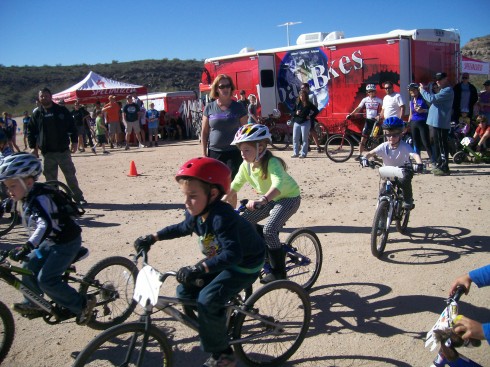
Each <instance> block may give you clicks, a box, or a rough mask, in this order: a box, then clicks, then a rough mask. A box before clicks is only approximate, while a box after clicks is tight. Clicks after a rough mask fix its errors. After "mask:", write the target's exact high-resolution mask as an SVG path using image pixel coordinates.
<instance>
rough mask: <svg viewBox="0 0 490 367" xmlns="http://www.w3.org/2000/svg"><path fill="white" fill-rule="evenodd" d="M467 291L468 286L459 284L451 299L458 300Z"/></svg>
mask: <svg viewBox="0 0 490 367" xmlns="http://www.w3.org/2000/svg"><path fill="white" fill-rule="evenodd" d="M465 293H466V287H465V286H462V285H459V286H458V288H456V292H454V295H453V296H452V297H451V299H452V300H454V301H456V302H458V301H459V299H460V298H461V296H462V295H463V294H465Z"/></svg>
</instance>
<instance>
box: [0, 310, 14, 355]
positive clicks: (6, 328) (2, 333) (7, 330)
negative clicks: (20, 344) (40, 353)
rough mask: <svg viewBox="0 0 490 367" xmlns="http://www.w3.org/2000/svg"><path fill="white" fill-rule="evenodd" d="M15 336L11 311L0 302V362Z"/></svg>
mask: <svg viewBox="0 0 490 367" xmlns="http://www.w3.org/2000/svg"><path fill="white" fill-rule="evenodd" d="M14 336H15V323H14V317H13V316H12V312H10V310H9V308H8V307H7V306H6V305H5V304H4V303H3V302H0V364H1V363H2V362H3V360H4V359H5V357H6V356H7V354H8V352H9V350H10V347H11V346H12V343H13V342H14Z"/></svg>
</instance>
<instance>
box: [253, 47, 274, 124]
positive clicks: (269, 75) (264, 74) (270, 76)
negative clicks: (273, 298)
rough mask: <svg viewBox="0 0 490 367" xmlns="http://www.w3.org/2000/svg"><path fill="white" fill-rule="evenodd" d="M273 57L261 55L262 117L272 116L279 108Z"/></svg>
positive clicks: (260, 89)
mask: <svg viewBox="0 0 490 367" xmlns="http://www.w3.org/2000/svg"><path fill="white" fill-rule="evenodd" d="M274 70H275V66H274V56H273V55H259V85H258V86H257V91H258V93H259V101H260V106H261V115H262V117H267V116H269V115H270V114H272V110H273V109H274V108H276V107H277V97H276V77H275V72H274Z"/></svg>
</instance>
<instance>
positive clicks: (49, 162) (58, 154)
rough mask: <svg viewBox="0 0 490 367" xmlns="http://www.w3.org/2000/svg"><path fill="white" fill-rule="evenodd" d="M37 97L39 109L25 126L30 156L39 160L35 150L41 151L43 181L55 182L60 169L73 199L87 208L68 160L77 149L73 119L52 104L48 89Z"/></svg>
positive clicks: (64, 109)
mask: <svg viewBox="0 0 490 367" xmlns="http://www.w3.org/2000/svg"><path fill="white" fill-rule="evenodd" d="M38 96H39V102H40V107H39V108H37V109H36V110H35V111H34V112H33V114H32V118H31V121H30V122H29V124H28V126H27V140H28V142H29V148H31V153H32V154H34V155H35V156H36V157H38V156H39V152H38V149H40V150H41V154H42V155H43V174H44V177H45V178H46V181H51V180H57V179H58V167H59V168H60V169H61V171H62V172H63V174H64V175H65V179H66V183H67V185H68V187H69V188H70V189H71V191H73V194H74V198H75V200H77V201H78V202H80V204H82V205H86V204H87V202H86V201H85V199H84V197H83V192H82V190H80V187H79V186H78V180H77V177H76V175H75V174H76V169H75V165H74V164H73V161H72V159H71V153H75V152H76V151H77V148H78V144H77V141H78V134H77V129H76V127H75V122H74V121H73V117H72V115H71V113H70V111H68V109H66V107H64V106H60V105H58V104H56V103H53V100H52V96H51V91H50V90H49V89H48V88H43V89H42V90H40V91H39V95H38ZM70 140H71V152H70Z"/></svg>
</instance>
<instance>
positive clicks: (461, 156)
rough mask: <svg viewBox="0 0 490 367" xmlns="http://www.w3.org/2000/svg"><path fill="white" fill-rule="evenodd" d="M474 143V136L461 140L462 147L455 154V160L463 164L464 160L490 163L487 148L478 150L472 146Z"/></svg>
mask: <svg viewBox="0 0 490 367" xmlns="http://www.w3.org/2000/svg"><path fill="white" fill-rule="evenodd" d="M472 144H473V138H470V137H466V138H463V139H462V140H461V146H462V149H461V150H459V151H458V152H456V153H455V154H454V155H453V162H454V163H456V164H461V163H463V162H471V163H481V162H484V163H490V154H489V153H488V152H487V151H486V150H483V151H481V152H476V151H475V150H473V149H472V148H471V145H472Z"/></svg>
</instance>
